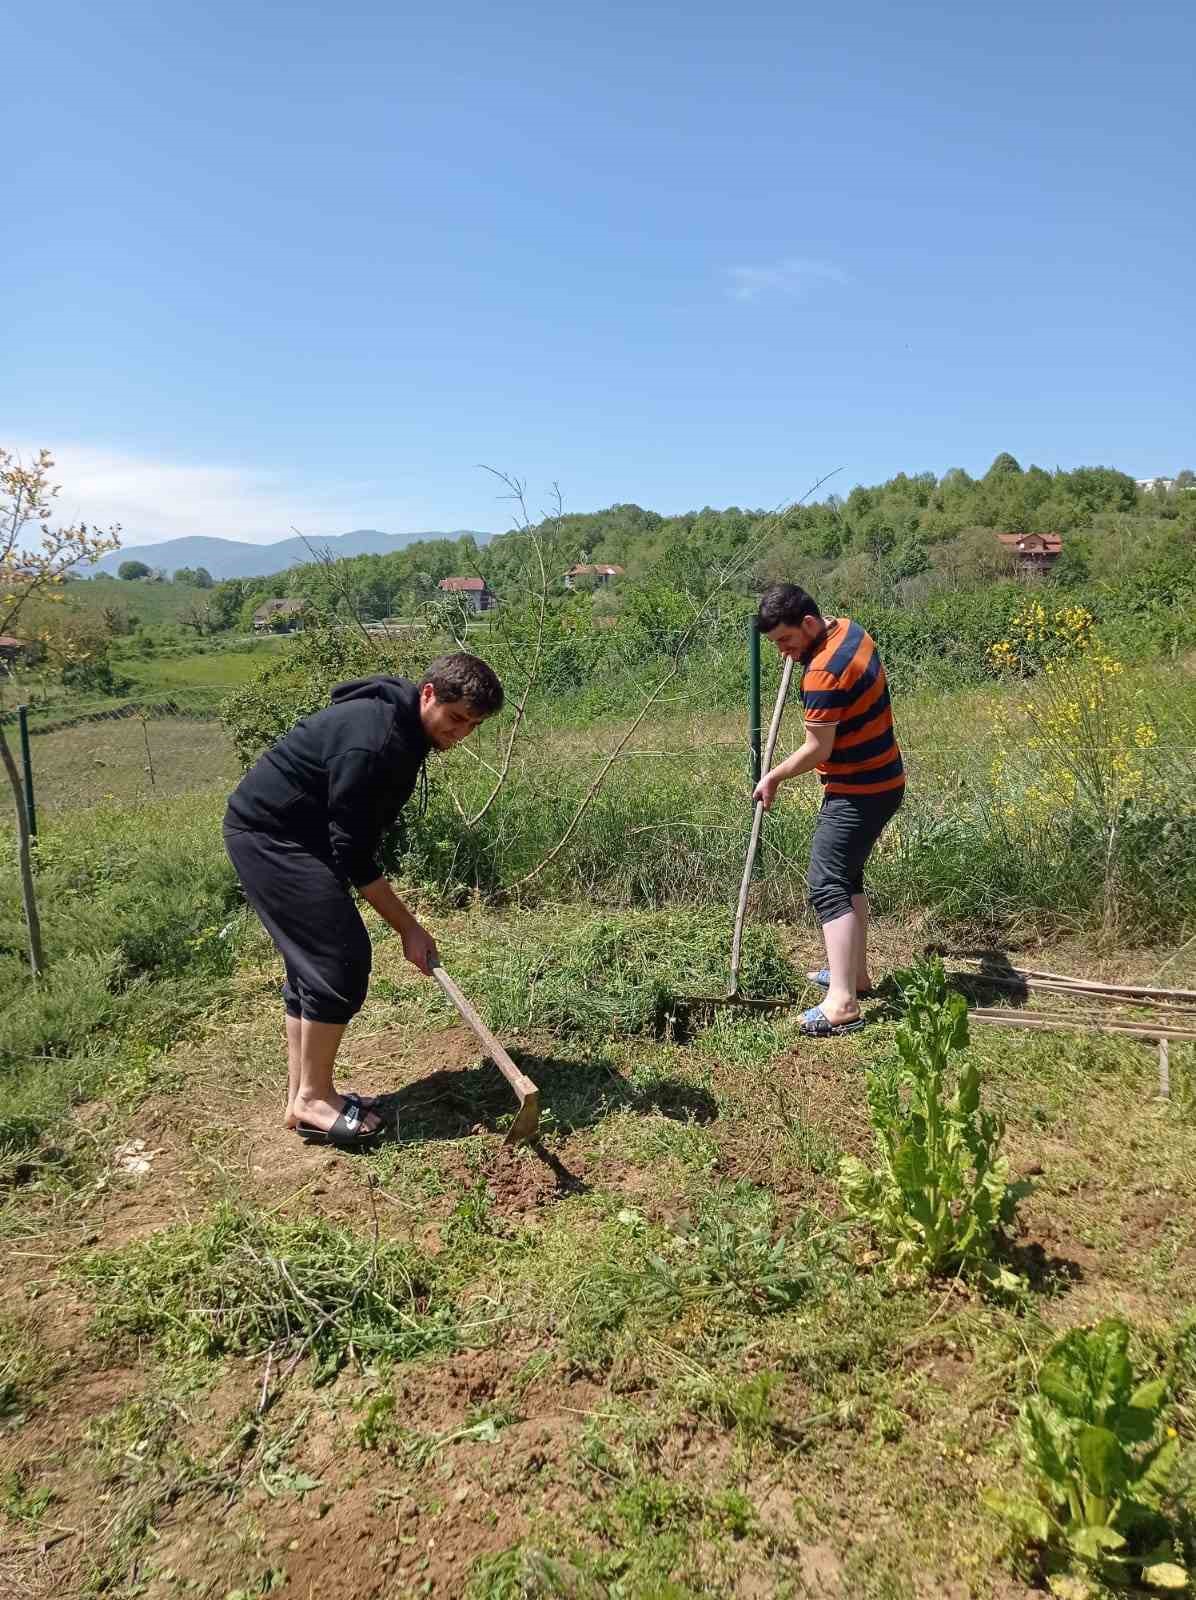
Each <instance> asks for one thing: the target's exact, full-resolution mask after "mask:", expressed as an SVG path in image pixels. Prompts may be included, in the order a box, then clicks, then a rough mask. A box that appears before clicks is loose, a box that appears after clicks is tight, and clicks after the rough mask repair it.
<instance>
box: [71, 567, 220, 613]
mask: <svg viewBox="0 0 1196 1600" xmlns="http://www.w3.org/2000/svg"><path fill="white" fill-rule="evenodd" d="M129 559H130V560H136V559H137V552H136V550H130V551H129ZM67 592H68V594H69V596H70V600H71V604H72V605H78V606H84V607H86V608H88V609H90V610H95V611H104V610H105V609H108V608H115V609H119V610H122V611H127V612H128V614H129V616H130V617H131V618H132V620H133V621H134V622H141V623H145V624H146V625H147V626H152V625H154V624H157V623H162V622H177V621H178V620H179V618H180V617H181V616H182V614H183V612H185V611H186V610H187V609H188V607H190V606H192V605H195V604H196V603H199V604H202V603H203V600H204V598H205V596H206V595H207V593H208V591H207V590H206V589H196V588H194V587H193V586H192V585H191V584H189V583H141V582H133V583H126V582H125V581H124V580H123V579H121V578H84V579H80V580H79V581H78V582H76V583H72V584H71V585H70V586H69V588H68V591H67Z"/></svg>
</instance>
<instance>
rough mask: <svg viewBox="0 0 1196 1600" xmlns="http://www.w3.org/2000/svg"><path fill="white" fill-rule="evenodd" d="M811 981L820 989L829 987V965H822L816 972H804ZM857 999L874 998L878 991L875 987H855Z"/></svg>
mask: <svg viewBox="0 0 1196 1600" xmlns="http://www.w3.org/2000/svg"><path fill="white" fill-rule="evenodd" d="M806 976H807V978H808V979H809V981H810V982H811V983H816V984H817V985H818V987H819V988H820V989H829V988H830V986H831V971H830V968H829V967H822V968H820V970H819V971H818V972H809V973H807V974H806ZM855 993H856V999H857V1000H874V999H875V998H876V996H877V994H878V993H879V990H876V989H857V990H856V992H855Z"/></svg>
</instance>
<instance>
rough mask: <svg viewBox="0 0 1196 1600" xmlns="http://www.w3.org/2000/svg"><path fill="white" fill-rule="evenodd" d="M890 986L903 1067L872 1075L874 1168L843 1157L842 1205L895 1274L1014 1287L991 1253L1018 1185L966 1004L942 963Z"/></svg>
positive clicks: (919, 969) (902, 976)
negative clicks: (973, 1045)
mask: <svg viewBox="0 0 1196 1600" xmlns="http://www.w3.org/2000/svg"><path fill="white" fill-rule="evenodd" d="M897 981H898V984H899V987H900V989H901V994H902V998H903V1000H904V1002H905V1007H906V1011H905V1018H904V1021H903V1022H902V1024H901V1026H900V1027H899V1028H898V1029H897V1050H898V1060H897V1062H896V1063H895V1064H893V1065H892V1066H891V1067H888V1068H880V1069H874V1070H873V1071H872V1072H870V1073H869V1077H868V1105H869V1111H870V1114H871V1119H872V1126H873V1129H874V1131H875V1134H876V1142H877V1148H878V1152H879V1155H880V1165H879V1166H878V1167H876V1168H874V1169H869V1168H868V1167H866V1166H865V1165H864V1163H863V1162H862V1161H860V1160H858V1159H857V1158H856V1157H854V1156H846V1157H844V1159H843V1161H842V1163H841V1164H840V1168H839V1181H840V1185H841V1187H842V1190H843V1195H844V1198H845V1200H846V1201H847V1204H848V1206H849V1208H850V1209H851V1210H852V1211H853V1212H854V1213H855V1215H856V1216H857V1217H859V1218H861V1219H862V1220H863V1221H865V1222H866V1223H867V1224H868V1226H869V1227H870V1228H871V1230H872V1232H873V1233H874V1234H875V1236H876V1238H877V1240H878V1241H879V1242H880V1244H881V1245H882V1246H883V1248H884V1249H885V1250H886V1251H887V1252H888V1254H889V1256H890V1259H891V1260H892V1263H893V1265H894V1267H895V1268H896V1269H897V1270H898V1271H900V1272H903V1273H909V1274H913V1275H922V1274H939V1273H944V1272H964V1271H969V1270H979V1271H981V1272H983V1273H984V1274H985V1275H986V1276H988V1277H989V1278H990V1279H992V1280H993V1281H996V1282H998V1283H1000V1284H1001V1286H1002V1287H1005V1288H1010V1289H1012V1288H1015V1287H1017V1286H1018V1282H1019V1280H1018V1279H1017V1278H1016V1277H1015V1276H1014V1274H1013V1273H1011V1272H1009V1271H1008V1270H1007V1269H1002V1268H998V1267H997V1266H996V1264H995V1262H994V1260H993V1251H994V1246H995V1242H996V1235H997V1233H998V1231H999V1230H1000V1229H1001V1228H1002V1227H1004V1226H1006V1225H1007V1224H1008V1223H1009V1222H1011V1221H1012V1219H1013V1215H1014V1212H1015V1210H1016V1207H1017V1202H1018V1200H1019V1199H1020V1198H1021V1196H1022V1195H1023V1194H1024V1192H1025V1186H1024V1185H1021V1184H1013V1183H1010V1181H1009V1167H1008V1163H1007V1161H1006V1160H1005V1158H1004V1157H1003V1156H1002V1155H1001V1154H1000V1145H1001V1139H1002V1137H1003V1136H1004V1132H1005V1124H1004V1121H1003V1119H1002V1118H1001V1117H999V1116H997V1115H994V1114H993V1113H992V1112H989V1111H985V1110H983V1109H982V1108H981V1105H980V1083H981V1077H980V1067H979V1064H978V1063H977V1062H976V1061H975V1060H974V1059H969V1058H968V1057H965V1056H964V1055H963V1052H964V1051H965V1050H966V1048H967V1044H968V1014H967V1004H966V1002H965V1000H964V998H963V996H962V995H959V994H953V993H950V992H949V991H948V988H947V980H946V975H945V974H944V972H943V964H942V962H941V961H939V960H937V959H935V960H934V961H931V962H926V963H923V964H921V965H919V966H916V967H912V968H909V969H908V970H907V971H905V972H902V973H899V974H898V975H897Z"/></svg>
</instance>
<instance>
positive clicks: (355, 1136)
mask: <svg viewBox="0 0 1196 1600" xmlns="http://www.w3.org/2000/svg"><path fill="white" fill-rule="evenodd" d="M371 1109H372V1108H371ZM367 1114H368V1113H367V1111H366V1108H365V1107H364V1106H363V1105H362V1104H361V1102H360V1101H359V1100H355V1099H353V1098H352V1097H350V1096H349V1095H346V1096H345V1109H344V1110H343V1111H342V1112H341V1113H340V1114H339V1116H338V1117H337V1119H336V1121H335V1122H334V1123H333V1124H332V1126H331V1128H317V1127H316V1126H315V1124H314V1123H311V1122H300V1123H298V1124H297V1125H296V1128H295V1132H296V1133H297V1134H298V1135H299V1137H300V1138H301V1139H302V1140H303V1142H304V1144H331V1145H335V1146H337V1147H338V1148H339V1149H341V1150H363V1149H365V1148H366V1147H367V1146H368V1145H371V1144H373V1143H374V1142H375V1141H376V1140H378V1139H381V1138H382V1136H383V1134H384V1133H385V1132H386V1124H385V1123H384V1122H380V1123H379V1124H378V1126H377V1127H376V1128H367V1127H366V1126H365V1119H366V1116H367Z"/></svg>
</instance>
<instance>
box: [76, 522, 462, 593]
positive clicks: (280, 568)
mask: <svg viewBox="0 0 1196 1600" xmlns="http://www.w3.org/2000/svg"><path fill="white" fill-rule="evenodd" d="M463 538H473V539H476V540H477V542H478V543H479V544H485V542H486V540H487V539H489V538H490V535H489V534H488V533H476V532H474V531H473V530H471V529H468V528H461V529H458V530H457V531H455V532H453V533H379V532H378V530H377V528H357V529H355V530H354V531H353V532H352V533H341V534H337V535H335V536H334V537H332V538H324V539H311V540H308V541H307V542H304V540H302V539H300V538H294V539H280V540H279V541H278V543H277V544H244V543H242V542H241V541H240V540H239V539H206V538H188V539H166V540H164V541H163V543H162V544H136V545H126V546H125V547H124V548H123V549H121V550H114V551H113V552H112V554H111V555H107V556H101V558H100V559H99V561H97V562H96V564H95V566H93V567H79V568H77V569H76V570H77V571H78V573H79V576H80V577H83V578H85V577H88V576H92V577H94V575H95V574H96V573H97V572H108V573H111V574H112V576H113V577H115V576H116V572H117V569H118V568H119V566H120V564H121V562H122V561H144V562H145V564H146V566H147V567H161V568H162V569H163V570H164V571H165V573H166V576H167V577H168V578H170V577H173V576H174V574H175V572H177V571H178V569H179V568H180V567H206V568H207V570H208V571H209V572H210V573H211V574H212V576H213V578H215V579H216V580H217V582H219V581H220V580H221V579H223V578H265V577H268V576H269V575H270V574H271V573H273V572H285V571H286V569H287V568H288V567H293V566H295V565H296V564H297V563H300V562H304V561H310V560H311V559H312V550H317V551H323V550H325V549H326V550H329V551H331V553H332V554H333V555H334V556H338V557H339V556H383V555H389V554H391V553H393V552H394V551H395V550H402V549H403V548H404V547H405V546H406V545H409V544H415V543H417V542H418V541H419V540H420V539H463Z"/></svg>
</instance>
